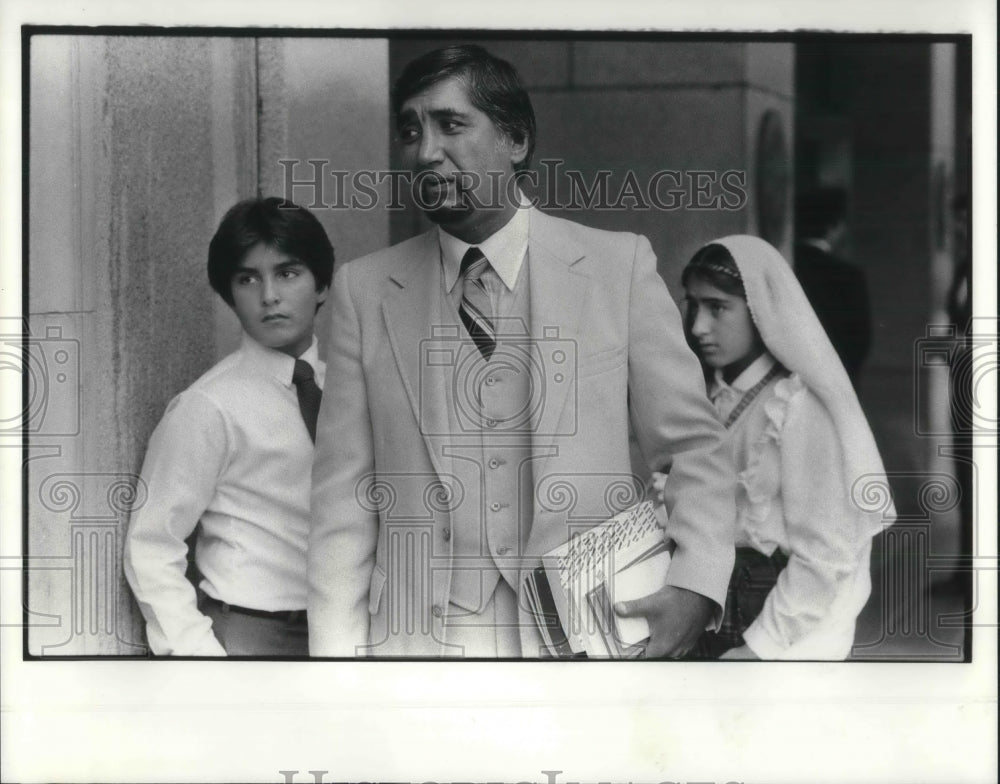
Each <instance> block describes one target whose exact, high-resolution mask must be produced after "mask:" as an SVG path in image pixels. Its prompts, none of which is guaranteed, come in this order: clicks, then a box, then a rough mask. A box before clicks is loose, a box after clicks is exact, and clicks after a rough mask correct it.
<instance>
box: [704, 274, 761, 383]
mask: <svg viewBox="0 0 1000 784" xmlns="http://www.w3.org/2000/svg"><path fill="white" fill-rule="evenodd" d="M685 291H686V292H687V295H686V296H685V298H684V301H685V303H686V305H687V326H688V331H689V332H690V333H691V336H692V338H694V344H695V347H696V350H697V352H698V355H699V356H700V357H701V360H702V362H704V363H705V364H706V365H708V366H709V367H712V368H716V369H720V370H722V377H723V379H725V381H727V382H731V381H732V380H733V379H735V378H736V377H737V376H738V375H739V374H740V373H742V372H743V371H744V370H746V368H747V367H749V366H750V364H751V363H752V362H753V361H754V360H755V359H757V357H759V356H760V355H761V354H762V353H763V351H764V344H763V342H761V339H760V334H759V333H758V332H757V328H756V327H755V326H754V325H753V320H752V319H751V318H750V309H749V308H748V307H747V303H746V301H745V300H744V299H743V298H742V297H737V296H735V295H733V294H727V293H726V292H724V291H722V290H721V289H718V288H716V287H715V286H713V285H712V284H711V283H709V282H708V281H706V280H704V279H703V278H701V277H699V276H698V275H692V276H691V277H690V278H689V279H688V282H687V285H686V286H685Z"/></svg>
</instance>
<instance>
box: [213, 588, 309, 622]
mask: <svg viewBox="0 0 1000 784" xmlns="http://www.w3.org/2000/svg"><path fill="white" fill-rule="evenodd" d="M203 601H204V602H205V603H206V604H211V605H213V606H215V607H219V608H221V609H222V611H223V612H234V613H239V614H240V615H250V616H253V617H254V618H266V619H268V620H271V621H285V622H286V623H300V622H301V623H305V622H306V611H305V610H277V611H275V612H271V611H270V610H254V609H253V608H251V607H240V606H239V605H236V604H229V603H228V602H220V601H219V600H218V599H213V598H212V597H211V596H208V595H207V594H206V595H205V597H204V599H203Z"/></svg>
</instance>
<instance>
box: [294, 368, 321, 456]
mask: <svg viewBox="0 0 1000 784" xmlns="http://www.w3.org/2000/svg"><path fill="white" fill-rule="evenodd" d="M292 383H293V384H295V391H296V393H297V394H298V396H299V411H301V412H302V419H303V420H304V421H305V423H306V430H308V431H309V437H310V438H311V439H312V440H313V443H314V444H315V443H316V417H317V416H318V415H319V404H320V401H321V400H322V399H323V390H321V389H320V388H319V387H318V386H316V377H315V374H314V373H313V369H312V365H310V364H309V363H308V362H306V361H305V360H304V359H296V360H295V370H293V371H292Z"/></svg>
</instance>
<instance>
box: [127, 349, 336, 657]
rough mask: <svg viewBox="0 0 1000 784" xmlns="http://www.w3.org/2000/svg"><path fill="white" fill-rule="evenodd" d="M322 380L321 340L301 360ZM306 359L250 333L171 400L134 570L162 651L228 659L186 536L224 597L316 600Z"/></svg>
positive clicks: (138, 526) (158, 433) (133, 539)
mask: <svg viewBox="0 0 1000 784" xmlns="http://www.w3.org/2000/svg"><path fill="white" fill-rule="evenodd" d="M300 359H304V360H305V361H306V362H308V363H309V364H310V365H312V367H313V369H314V370H315V376H316V383H317V385H318V386H320V387H321V388H322V386H323V380H324V375H325V371H326V366H325V364H324V363H323V362H321V361H319V357H318V353H317V344H316V339H315V338H313V342H312V345H311V346H310V348H309V349H308V350H307V351H306V352H305V353H304V354H303V355H302V356H301V357H300ZM294 365H295V360H294V358H293V357H291V356H289V355H287V354H284V353H282V352H280V351H275V350H273V349H269V348H265V347H264V346H261V345H260V344H259V343H257V342H256V341H254V340H253V339H252V338H250V337H249V336H248V335H246V334H244V335H243V342H242V344H241V346H240V348H239V349H238V350H237V351H236V352H234V353H233V354H230V355H229V356H228V357H226V358H225V359H223V360H222V361H221V362H219V363H218V364H217V365H216V366H215V367H213V368H212V369H211V370H209V371H208V372H207V373H205V375H203V376H202V377H201V378H199V379H198V380H197V381H195V382H194V383H193V384H192V385H191V386H190V387H189V388H188V389H186V390H185V391H184V392H182V393H181V394H179V395H177V397H175V398H174V399H173V400H172V401H171V402H170V404H169V405H168V407H167V410H166V413H165V414H164V415H163V419H162V420H161V421H160V424H159V425H158V426H157V427H156V429H155V430H154V432H153V435H152V436H151V438H150V441H149V446H148V449H147V452H146V459H145V462H144V463H143V467H142V475H141V477H142V478H141V481H142V482H143V483H144V485H145V490H146V500H145V502H144V503H143V504H142V506H141V507H139V508H138V509H136V510H134V511H133V513H132V518H131V521H130V525H129V532H128V538H127V542H126V546H125V575H126V577H127V579H128V581H129V584H130V585H131V586H132V590H133V591H134V593H135V596H136V599H137V600H138V602H139V606H140V608H141V609H142V613H143V616H144V617H145V619H146V632H147V638H148V640H149V645H150V648H152V650H153V652H154V653H156V654H158V655H167V654H172V655H182V656H224V655H225V651H224V649H223V648H222V646H221V645H220V644H219V642H218V640H217V639H216V638H215V636H214V635H213V634H212V624H211V621H210V620H209V619H208V618H207V617H206V616H205V615H203V614H202V613H201V612H199V611H198V607H197V599H196V594H195V590H194V588H193V586H192V585H191V583H190V582H189V581H188V580H187V579H186V578H185V569H186V566H187V547H186V545H185V543H184V540H185V539H186V538H187V537H188V536H189V535H190V534H191V532H192V531H194V529H195V526H197V525H198V523H201V527H200V529H199V532H198V537H197V545H196V548H195V562H196V564H197V566H198V569H199V571H200V572H201V574H202V578H203V579H202V580H201V583H200V587H201V589H202V590H204V591H205V593H206V594H208V595H209V596H211V597H212V598H215V599H218V600H220V601H223V602H226V603H228V604H233V605H239V606H243V607H250V608H253V609H257V610H267V611H279V610H301V609H303V608H305V606H306V594H307V583H306V537H307V534H308V529H309V494H310V489H311V484H312V482H311V468H312V458H313V443H312V441H311V439H310V437H309V433H308V431H307V430H306V426H305V423H304V422H303V420H302V415H301V412H300V410H299V404H298V397H297V394H296V389H295V386H294V384H293V383H292V371H293V369H294Z"/></svg>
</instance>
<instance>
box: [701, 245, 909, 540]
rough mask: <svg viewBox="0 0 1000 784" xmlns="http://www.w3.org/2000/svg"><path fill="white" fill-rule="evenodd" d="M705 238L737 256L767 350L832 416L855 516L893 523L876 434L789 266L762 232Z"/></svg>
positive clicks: (869, 525) (870, 524)
mask: <svg viewBox="0 0 1000 784" xmlns="http://www.w3.org/2000/svg"><path fill="white" fill-rule="evenodd" d="M709 244H711V245H722V246H723V247H724V248H726V250H728V251H729V253H730V255H731V256H732V257H733V260H734V261H735V262H736V266H737V268H738V269H739V271H740V277H742V279H743V287H744V290H745V291H746V295H747V305H748V306H749V309H750V315H751V317H752V318H753V321H754V324H755V325H756V326H757V330H758V331H759V332H760V336H761V339H762V340H763V341H764V345H765V346H766V347H767V350H768V351H770V352H771V354H772V355H773V356H774V358H775V359H777V360H778V362H780V363H781V364H782V365H784V366H785V367H786V368H787V369H788V370H789V371H791V372H792V373H796V374H798V376H799V377H800V378H801V379H802V381H803V383H804V384H805V385H806V387H808V388H809V389H810V390H811V391H812V392H813V394H814V395H816V397H817V398H819V400H820V402H821V403H822V404H823V406H824V407H825V408H826V410H827V411H828V412H829V414H830V416H831V418H832V419H833V424H834V427H835V428H836V431H837V435H838V436H839V438H840V444H841V448H842V450H843V455H844V475H845V476H846V477H847V484H848V487H847V488H846V490H847V492H849V493H850V494H851V500H852V506H853V507H854V508H856V509H857V510H858V514H859V518H858V520H857V522H858V524H859V525H860V526H861V528H862V529H863V530H864V531H866V532H867V535H874V534H876V533H878V532H879V531H881V530H882V529H883V527H885V526H888V525H891V524H892V522H893V520H895V519H896V510H895V507H894V506H893V503H892V495H891V491H890V489H889V483H888V480H887V479H886V476H885V467H884V466H883V464H882V458H881V456H880V455H879V452H878V447H877V446H876V445H875V438H874V437H873V436H872V431H871V428H870V427H869V426H868V420H867V419H866V418H865V415H864V412H863V411H862V410H861V404H860V403H858V398H857V395H856V394H855V393H854V387H853V386H852V385H851V380H850V378H849V377H848V375H847V371H846V370H844V366H843V364H842V363H841V361H840V357H839V356H837V352H836V351H835V350H834V348H833V344H832V343H830V339H829V338H828V337H827V335H826V332H825V331H824V329H823V327H822V325H821V324H820V322H819V319H818V318H817V317H816V313H815V312H814V311H813V309H812V306H811V305H810V304H809V300H808V299H807V298H806V295H805V293H804V292H803V291H802V287H801V286H800V285H799V282H798V279H797V278H796V277H795V273H794V272H793V271H792V268H791V267H790V266H789V264H788V263H787V262H786V261H785V259H784V257H782V255H781V254H780V253H779V252H778V251H777V250H776V249H775V248H774V247H773V246H772V245H770V244H769V243H767V242H765V241H764V240H762V239H760V238H759V237H751V236H749V235H745V234H737V235H732V236H729V237H723V238H722V239H718V240H714V241H713V242H711V243H709Z"/></svg>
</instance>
